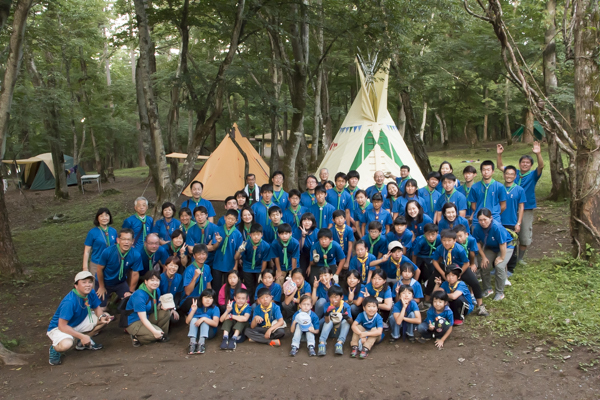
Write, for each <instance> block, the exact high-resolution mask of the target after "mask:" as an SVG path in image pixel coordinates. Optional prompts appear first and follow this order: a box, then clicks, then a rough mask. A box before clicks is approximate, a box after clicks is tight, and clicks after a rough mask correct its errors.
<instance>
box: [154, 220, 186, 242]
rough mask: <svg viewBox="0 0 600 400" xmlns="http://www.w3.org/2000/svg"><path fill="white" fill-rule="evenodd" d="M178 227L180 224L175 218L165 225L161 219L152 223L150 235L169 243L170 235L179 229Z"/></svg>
mask: <svg viewBox="0 0 600 400" xmlns="http://www.w3.org/2000/svg"><path fill="white" fill-rule="evenodd" d="M180 226H181V222H179V220H178V219H176V218H172V219H171V222H169V223H167V222H166V221H165V219H164V218H161V219H159V220H158V221H155V222H154V226H153V227H152V233H156V234H157V235H158V237H159V238H161V239H162V240H164V241H165V242H170V241H171V234H172V233H173V232H175V230H176V229H179V227H180Z"/></svg>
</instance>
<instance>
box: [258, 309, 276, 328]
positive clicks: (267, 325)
mask: <svg viewBox="0 0 600 400" xmlns="http://www.w3.org/2000/svg"><path fill="white" fill-rule="evenodd" d="M272 309H273V303H270V304H269V306H268V307H267V308H264V307H263V306H262V304H261V305H260V310H261V311H262V312H263V314H264V316H265V317H264V324H265V326H264V328H270V327H271V318H269V313H270V312H271V310H272Z"/></svg>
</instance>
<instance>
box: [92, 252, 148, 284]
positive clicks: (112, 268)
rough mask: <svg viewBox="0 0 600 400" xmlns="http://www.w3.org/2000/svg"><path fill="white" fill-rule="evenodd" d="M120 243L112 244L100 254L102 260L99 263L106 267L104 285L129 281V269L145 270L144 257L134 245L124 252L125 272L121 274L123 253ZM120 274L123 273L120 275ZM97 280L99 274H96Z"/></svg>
mask: <svg viewBox="0 0 600 400" xmlns="http://www.w3.org/2000/svg"><path fill="white" fill-rule="evenodd" d="M117 246H118V245H116V244H115V245H112V246H110V247H109V248H107V249H105V250H104V251H103V252H102V255H101V256H100V262H99V263H98V265H102V266H103V267H104V270H103V273H104V286H105V287H113V286H117V285H118V284H119V283H122V282H126V281H127V274H128V273H129V271H136V272H140V271H143V269H144V267H143V266H142V258H141V256H140V253H139V252H138V251H137V250H136V249H134V248H133V247H132V248H130V249H129V251H128V252H127V253H125V254H124V256H125V257H124V258H123V273H122V274H121V272H120V271H121V255H120V254H119V249H118V248H117ZM119 275H121V276H120V277H119ZM96 280H98V274H96Z"/></svg>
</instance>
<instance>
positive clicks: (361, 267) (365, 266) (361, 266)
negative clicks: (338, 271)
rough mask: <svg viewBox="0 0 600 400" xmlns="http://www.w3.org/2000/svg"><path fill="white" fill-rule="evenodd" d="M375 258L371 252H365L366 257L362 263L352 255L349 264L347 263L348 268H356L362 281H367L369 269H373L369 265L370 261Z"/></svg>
mask: <svg viewBox="0 0 600 400" xmlns="http://www.w3.org/2000/svg"><path fill="white" fill-rule="evenodd" d="M375 260H377V257H375V256H374V255H373V254H371V253H367V257H366V260H365V262H364V263H362V262H361V261H360V260H359V259H358V257H357V256H354V257H352V259H351V260H350V264H349V265H348V269H349V270H353V269H355V270H357V271H358V272H359V273H360V276H361V281H362V283H366V282H367V278H368V277H369V271H375V267H371V263H372V262H373V261H375Z"/></svg>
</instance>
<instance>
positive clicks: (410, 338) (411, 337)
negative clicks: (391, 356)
mask: <svg viewBox="0 0 600 400" xmlns="http://www.w3.org/2000/svg"><path fill="white" fill-rule="evenodd" d="M406 336H407V337H408V341H409V342H410V343H414V342H415V337H414V336H410V335H406Z"/></svg>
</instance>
